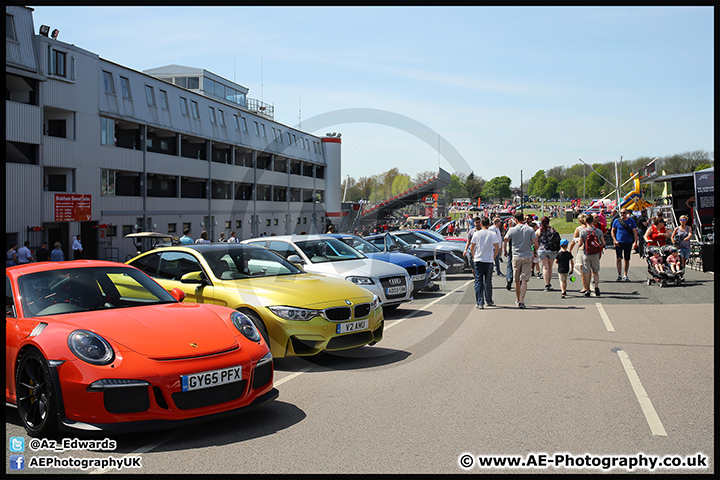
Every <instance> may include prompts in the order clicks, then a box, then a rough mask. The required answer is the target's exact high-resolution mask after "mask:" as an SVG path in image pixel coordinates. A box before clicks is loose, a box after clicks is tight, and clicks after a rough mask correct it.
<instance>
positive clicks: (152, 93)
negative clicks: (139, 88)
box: [145, 85, 155, 107]
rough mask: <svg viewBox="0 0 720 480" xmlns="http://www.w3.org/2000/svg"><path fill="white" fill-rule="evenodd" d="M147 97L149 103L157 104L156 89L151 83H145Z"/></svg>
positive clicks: (151, 104) (152, 105)
mask: <svg viewBox="0 0 720 480" xmlns="http://www.w3.org/2000/svg"><path fill="white" fill-rule="evenodd" d="M145 99H146V100H147V104H148V105H150V106H151V107H154V106H155V90H153V87H151V86H150V85H145Z"/></svg>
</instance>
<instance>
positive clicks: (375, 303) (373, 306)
mask: <svg viewBox="0 0 720 480" xmlns="http://www.w3.org/2000/svg"><path fill="white" fill-rule="evenodd" d="M378 307H380V298H379V297H378V296H377V295H373V299H372V303H371V304H370V310H371V311H372V310H376V309H377V308H378Z"/></svg>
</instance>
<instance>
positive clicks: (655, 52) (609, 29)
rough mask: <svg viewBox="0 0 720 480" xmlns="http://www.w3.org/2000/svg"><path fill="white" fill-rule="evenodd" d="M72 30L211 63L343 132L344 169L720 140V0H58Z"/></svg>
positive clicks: (590, 159)
mask: <svg viewBox="0 0 720 480" xmlns="http://www.w3.org/2000/svg"><path fill="white" fill-rule="evenodd" d="M33 8H34V24H35V29H36V31H37V30H38V29H39V27H40V25H42V24H45V25H49V26H50V27H51V29H55V28H57V29H59V31H60V34H59V36H58V40H61V41H63V42H67V43H71V44H74V45H76V46H78V47H81V48H83V49H85V50H88V51H90V52H93V53H96V54H98V55H99V56H100V57H102V58H104V59H107V60H110V61H112V62H115V63H119V64H121V65H123V66H126V67H130V68H133V69H135V70H145V69H149V68H153V67H159V66H163V65H168V64H179V65H186V66H191V67H198V68H204V69H206V70H209V71H211V72H213V73H215V74H217V75H220V76H222V77H225V78H227V79H228V80H233V81H235V82H236V83H239V84H240V85H243V86H245V87H247V88H249V89H250V92H249V94H248V96H249V97H250V98H256V99H259V100H262V101H264V102H266V103H270V104H273V105H274V107H275V120H276V121H278V122H280V123H283V124H285V125H288V126H291V127H299V128H300V129H302V130H304V131H308V132H310V133H313V134H316V135H324V134H325V133H327V132H338V133H341V134H342V167H341V172H342V177H343V178H345V177H346V176H347V175H349V176H350V177H352V178H354V179H356V180H357V179H359V178H360V177H366V176H371V175H376V174H380V173H383V172H385V171H387V170H389V169H391V168H393V167H397V168H398V169H399V171H400V173H405V174H408V175H410V176H411V177H414V176H415V175H416V174H417V173H419V172H425V171H435V172H437V170H438V168H443V169H444V170H446V171H448V172H450V173H455V172H460V173H464V174H469V173H470V171H472V172H473V173H474V174H475V176H480V177H482V178H484V179H486V180H490V179H492V178H494V177H497V176H502V175H505V176H508V177H510V178H511V180H512V185H513V186H517V185H519V183H520V175H521V171H522V176H523V180H524V181H527V180H528V179H529V178H530V177H532V176H533V175H534V174H535V172H537V171H538V170H540V169H545V170H547V169H549V168H553V167H557V166H567V167H569V166H571V165H574V164H577V163H579V159H582V161H584V162H585V163H588V164H593V163H605V162H614V161H618V160H620V159H621V158H622V159H623V160H634V159H636V158H639V157H652V158H654V157H656V156H660V157H662V156H666V155H673V154H676V153H683V152H688V151H694V150H705V151H707V152H711V153H714V137H713V132H714V108H713V106H714V88H713V86H714V50H713V43H714V42H713V41H714V9H713V7H267V8H266V7H217V6H213V7H190V6H181V7H140V6H130V7H85V6H79V7H50V6H37V7H33Z"/></svg>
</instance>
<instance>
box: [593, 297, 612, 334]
mask: <svg viewBox="0 0 720 480" xmlns="http://www.w3.org/2000/svg"><path fill="white" fill-rule="evenodd" d="M595 306H596V307H597V309H598V312H600V317H601V318H602V320H603V323H604V324H605V328H607V331H608V332H614V331H615V327H613V324H612V323H610V317H608V314H607V312H606V311H605V307H603V306H602V303H596V304H595Z"/></svg>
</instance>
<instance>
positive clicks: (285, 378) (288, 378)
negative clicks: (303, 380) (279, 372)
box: [273, 367, 312, 387]
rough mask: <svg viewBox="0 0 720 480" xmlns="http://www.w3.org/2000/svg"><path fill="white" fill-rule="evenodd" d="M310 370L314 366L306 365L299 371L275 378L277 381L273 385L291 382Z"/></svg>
mask: <svg viewBox="0 0 720 480" xmlns="http://www.w3.org/2000/svg"><path fill="white" fill-rule="evenodd" d="M310 370H312V367H305V368H303V369H302V370H298V371H297V372H294V373H291V374H290V375H288V376H287V377H283V378H281V379H280V380H275V383H274V384H273V385H274V386H275V387H277V386H278V385H282V384H283V383H285V382H289V381H290V380H292V379H293V378H295V377H298V376H300V375H302V374H303V373H305V372H308V371H310Z"/></svg>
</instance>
